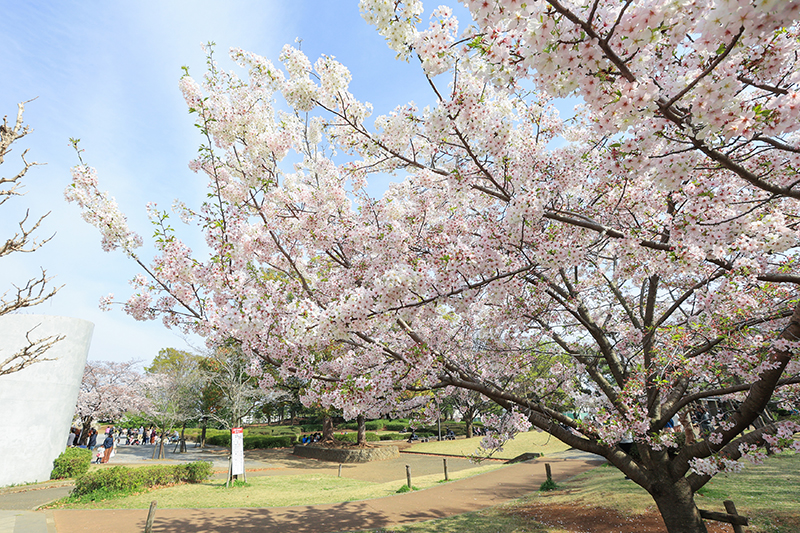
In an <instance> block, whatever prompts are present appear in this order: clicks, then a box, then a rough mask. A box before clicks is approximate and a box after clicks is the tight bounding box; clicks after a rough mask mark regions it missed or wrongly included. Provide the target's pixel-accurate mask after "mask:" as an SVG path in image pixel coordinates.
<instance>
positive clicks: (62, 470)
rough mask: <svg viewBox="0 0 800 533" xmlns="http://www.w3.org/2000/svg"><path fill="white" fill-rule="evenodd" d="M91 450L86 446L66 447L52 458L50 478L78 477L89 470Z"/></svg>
mask: <svg viewBox="0 0 800 533" xmlns="http://www.w3.org/2000/svg"><path fill="white" fill-rule="evenodd" d="M91 462H92V452H91V451H89V450H87V449H86V448H67V449H66V450H64V451H63V452H61V455H59V456H58V457H56V458H55V460H53V471H52V472H50V479H63V478H65V477H78V476H81V475H83V474H85V473H86V472H88V471H89V463H91Z"/></svg>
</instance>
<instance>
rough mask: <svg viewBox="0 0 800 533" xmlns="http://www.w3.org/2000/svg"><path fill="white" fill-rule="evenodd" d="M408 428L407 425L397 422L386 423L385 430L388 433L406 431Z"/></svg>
mask: <svg viewBox="0 0 800 533" xmlns="http://www.w3.org/2000/svg"><path fill="white" fill-rule="evenodd" d="M406 428H408V424H407V423H405V422H399V421H397V420H395V421H392V422H386V424H384V425H383V429H385V430H386V431H405V430H406Z"/></svg>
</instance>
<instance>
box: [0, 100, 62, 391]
mask: <svg viewBox="0 0 800 533" xmlns="http://www.w3.org/2000/svg"><path fill="white" fill-rule="evenodd" d="M17 107H18V110H17V119H16V121H15V122H14V124H13V125H9V123H8V117H7V116H5V117H3V124H2V125H0V164H2V163H3V161H4V159H5V156H6V155H7V154H8V153H10V152H11V145H12V144H13V143H14V142H15V141H17V140H19V139H21V138H22V137H24V136H26V135H27V134H28V133H30V131H31V130H30V127H29V126H26V125H24V123H23V121H22V114H23V111H24V110H25V103H20V104H18V105H17ZM27 153H28V151H27V150H25V151H24V152H22V155H21V159H22V169H21V170H19V171H18V172H17V173H16V175H14V176H11V177H5V176H3V175H0V205H3V204H5V203H6V201H7V200H9V199H10V198H11V197H14V196H22V192H21V189H22V187H23V185H22V179H23V178H24V177H25V174H27V172H28V169H30V168H31V167H33V166H35V165H37V164H38V163H36V162H28V160H27V159H25V154H27ZM29 215H30V212H29V211H26V212H25V216H23V217H22V220H21V221H20V222H19V223H18V226H19V229H18V230H17V231H16V232H15V233H14V234H13V235H12V236H11V237H9V238H7V239H6V241H5V242H2V241H1V240H0V257H5V256H7V255H10V254H12V253H30V252H34V251H36V250H37V249H39V248H40V247H41V246H42V245H44V244H45V243H46V242H47V241H49V240H50V239H51V238H52V237H48V238H46V239H39V240H37V239H35V238H34V237H33V233H34V232H35V231H36V230H37V229H38V228H39V226H40V225H41V223H42V220H44V218H45V217H46V216H47V214H44V215H42V216H40V217H39V218H38V219H37V220H35V221H29V218H28V217H29ZM51 280H52V278H48V277H47V274H46V273H45V270H44V269H42V272H41V275H37V276H34V277H32V278H30V279H28V280H27V281H25V282H24V283H22V284H21V285H16V284H14V283H13V282H12V286H13V287H14V288H13V289H11V290H7V291H5V292H3V293H2V294H0V316H3V315H7V314H9V313H13V312H15V311H19V310H20V309H24V308H26V307H31V306H34V305H37V304H40V303H42V302H44V301H46V300H48V299H49V298H52V297H53V296H54V295H55V293H56V292H58V289H60V287H52V286H51V285H50V281H51ZM33 333H34V330H31V331H28V332H26V334H25V336H26V338H27V340H28V342H27V344H26V345H25V346H23V348H22V349H20V350H18V351H17V352H15V353H12V354H10V355H4V354H0V376H2V375H5V374H11V373H12V372H18V371H20V370H22V369H23V368H25V367H26V366H28V365H30V364H33V363H35V362H37V361H45V360H46V359H45V358H44V357H43V355H44V353H45V352H46V351H47V350H48V349H50V347H52V346H53V345H54V344H55V343H56V342H58V341H60V340H61V339H63V337H62V336H59V335H51V336H48V337H39V338H37V337H36V336H34V335H32V334H33Z"/></svg>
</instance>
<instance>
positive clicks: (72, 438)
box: [67, 428, 75, 448]
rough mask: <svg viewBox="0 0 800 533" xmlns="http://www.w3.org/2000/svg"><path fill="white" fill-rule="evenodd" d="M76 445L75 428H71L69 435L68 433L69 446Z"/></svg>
mask: <svg viewBox="0 0 800 533" xmlns="http://www.w3.org/2000/svg"><path fill="white" fill-rule="evenodd" d="M73 446H75V428H69V435H67V448H72V447H73Z"/></svg>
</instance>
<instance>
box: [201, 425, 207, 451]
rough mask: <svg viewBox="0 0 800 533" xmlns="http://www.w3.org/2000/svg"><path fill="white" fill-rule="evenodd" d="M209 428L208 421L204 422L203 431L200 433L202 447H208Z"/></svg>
mask: <svg viewBox="0 0 800 533" xmlns="http://www.w3.org/2000/svg"><path fill="white" fill-rule="evenodd" d="M207 427H208V420H205V419H204V420H203V430H202V431H201V432H200V447H201V448H205V447H206V428H207Z"/></svg>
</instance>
